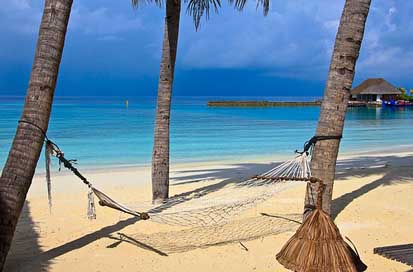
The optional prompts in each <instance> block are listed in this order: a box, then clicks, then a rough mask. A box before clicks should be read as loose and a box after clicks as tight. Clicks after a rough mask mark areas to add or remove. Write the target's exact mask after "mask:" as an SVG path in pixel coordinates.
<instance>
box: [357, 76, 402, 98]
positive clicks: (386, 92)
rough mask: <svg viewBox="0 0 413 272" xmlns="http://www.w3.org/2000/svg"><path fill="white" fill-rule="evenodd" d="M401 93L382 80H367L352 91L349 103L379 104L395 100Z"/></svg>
mask: <svg viewBox="0 0 413 272" xmlns="http://www.w3.org/2000/svg"><path fill="white" fill-rule="evenodd" d="M401 94H402V92H401V91H400V90H399V89H397V88H396V87H394V86H393V85H392V84H390V83H389V82H387V81H386V80H384V79H383V78H369V79H367V80H365V81H363V83H361V84H360V85H358V86H357V87H355V88H354V89H353V90H351V97H350V100H351V101H358V102H364V103H377V104H381V103H382V101H390V100H396V99H397V98H398V96H399V95H401Z"/></svg>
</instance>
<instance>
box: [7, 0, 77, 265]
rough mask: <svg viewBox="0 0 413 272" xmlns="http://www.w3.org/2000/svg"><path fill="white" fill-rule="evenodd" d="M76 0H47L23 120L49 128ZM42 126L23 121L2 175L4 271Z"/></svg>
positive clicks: (40, 137) (37, 157)
mask: <svg viewBox="0 0 413 272" xmlns="http://www.w3.org/2000/svg"><path fill="white" fill-rule="evenodd" d="M71 7H72V0H46V1H45V6H44V12H43V17H42V21H41V24H40V30H39V37H38V40H37V47H36V53H35V59H34V63H33V67H32V71H31V75H30V81H29V87H28V90H27V95H26V99H25V104H24V109H23V113H22V116H21V119H22V120H25V121H28V122H31V123H33V124H35V125H37V126H38V127H39V128H40V129H41V130H43V131H47V127H48V123H49V117H50V111H51V106H52V101H53V94H54V90H55V87H56V80H57V75H58V71H59V65H60V60H61V57H62V52H63V46H64V42H65V36H66V29H67V24H68V21H69V16H70V10H71ZM39 128H36V127H35V126H33V125H30V124H28V123H24V122H19V124H18V126H17V131H16V134H15V136H14V140H13V144H12V147H11V150H10V152H9V156H8V158H7V162H6V165H5V166H4V168H3V172H2V175H1V178H0V271H2V269H3V267H4V263H5V260H6V256H7V253H8V251H9V248H10V245H11V241H12V238H13V234H14V230H15V228H16V224H17V221H18V218H19V216H20V212H21V210H22V207H23V204H24V201H25V199H26V194H27V191H28V190H29V187H30V185H31V182H32V178H33V175H34V171H35V168H36V164H37V161H38V159H39V156H40V152H41V149H42V146H43V141H44V135H43V133H42V132H41V130H40V129H39Z"/></svg>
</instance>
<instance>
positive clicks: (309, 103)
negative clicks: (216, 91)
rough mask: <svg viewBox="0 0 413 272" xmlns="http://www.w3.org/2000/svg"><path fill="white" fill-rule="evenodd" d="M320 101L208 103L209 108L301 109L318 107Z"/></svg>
mask: <svg viewBox="0 0 413 272" xmlns="http://www.w3.org/2000/svg"><path fill="white" fill-rule="evenodd" d="M320 105H321V101H304V102H278V101H208V106H209V107H303V106H320Z"/></svg>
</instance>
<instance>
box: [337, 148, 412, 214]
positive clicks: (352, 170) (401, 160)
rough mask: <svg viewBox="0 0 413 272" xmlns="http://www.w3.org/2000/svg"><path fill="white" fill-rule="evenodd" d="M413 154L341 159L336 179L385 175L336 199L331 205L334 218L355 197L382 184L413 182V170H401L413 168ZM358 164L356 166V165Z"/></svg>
mask: <svg viewBox="0 0 413 272" xmlns="http://www.w3.org/2000/svg"><path fill="white" fill-rule="evenodd" d="M412 165H413V156H406V157H399V156H384V157H377V158H374V157H368V156H365V157H359V158H355V159H348V160H344V161H340V162H339V163H338V164H337V172H336V179H341V180H346V179H350V178H351V177H354V176H355V177H367V176H370V175H373V174H374V175H377V174H380V175H383V176H382V177H381V178H378V179H376V180H375V181H373V182H371V183H368V184H365V185H363V186H361V187H360V188H358V189H356V190H354V191H352V192H348V193H345V194H344V195H341V196H340V197H338V198H336V199H334V200H333V201H332V205H331V217H332V218H333V219H335V218H337V216H338V215H339V214H340V212H342V211H343V210H344V209H345V208H346V207H347V206H348V205H350V203H351V202H353V201H354V200H355V199H357V198H359V197H362V196H363V195H366V194H367V193H369V192H371V191H373V190H374V189H376V188H378V187H380V186H390V185H393V184H400V183H407V182H413V175H412V174H413V171H411V172H410V173H409V172H408V171H401V168H406V170H408V168H411V166H412ZM355 166H356V167H355Z"/></svg>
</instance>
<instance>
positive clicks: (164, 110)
mask: <svg viewBox="0 0 413 272" xmlns="http://www.w3.org/2000/svg"><path fill="white" fill-rule="evenodd" d="M180 13H181V1H180V0H167V1H166V17H165V30H164V37H163V45H162V58H161V67H160V76H159V84H158V98H157V106H156V117H155V133H154V134H155V135H154V145H153V153H152V201H153V202H154V203H161V202H163V201H164V200H166V199H167V198H168V197H169V136H170V132H169V127H170V113H171V98H172V85H173V80H174V69H175V60H176V51H177V46H178V32H179V17H180Z"/></svg>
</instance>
